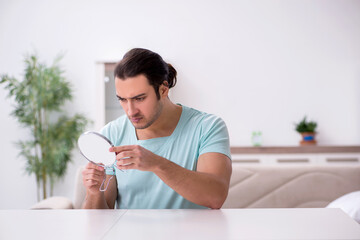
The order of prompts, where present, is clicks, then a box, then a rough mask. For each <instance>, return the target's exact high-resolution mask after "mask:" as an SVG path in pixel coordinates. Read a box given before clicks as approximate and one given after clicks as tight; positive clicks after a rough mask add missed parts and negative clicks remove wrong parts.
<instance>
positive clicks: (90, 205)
mask: <svg viewBox="0 0 360 240" xmlns="http://www.w3.org/2000/svg"><path fill="white" fill-rule="evenodd" d="M82 208H83V209H109V206H108V205H107V203H106V199H105V195H104V193H103V192H100V193H99V194H88V193H87V194H86V197H85V200H84V202H83V205H82Z"/></svg>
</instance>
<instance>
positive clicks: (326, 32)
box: [0, 0, 360, 209]
mask: <svg viewBox="0 0 360 240" xmlns="http://www.w3.org/2000/svg"><path fill="white" fill-rule="evenodd" d="M359 13H360V2H359V1H347V0H344V1H342V0H339V1H303V0H298V1H231V0H214V1H205V0H204V1H190V0H186V1H165V0H164V1H159V0H154V1H147V0H135V1H118V0H114V1H111V0H103V1H98V0H77V1H47V0H43V1H41V0H32V1H25V0H12V1H5V0H0V73H1V74H2V73H9V74H11V75H14V76H17V77H21V74H22V72H23V68H24V65H23V62H22V61H23V55H24V54H25V53H31V52H32V50H34V49H36V51H37V52H38V54H39V56H40V57H41V58H42V59H44V60H45V61H47V62H50V61H51V60H52V59H53V58H54V57H55V55H56V54H57V53H59V52H60V51H65V52H66V55H65V58H64V59H63V61H62V64H63V67H64V68H65V69H66V76H67V77H68V79H69V80H71V82H72V84H73V88H74V91H75V92H74V95H75V99H74V101H73V103H71V104H68V105H67V109H68V110H67V111H68V112H69V113H74V112H82V113H85V114H87V116H88V117H90V118H92V119H93V120H95V125H94V126H93V127H92V128H94V129H98V128H99V127H100V122H99V120H98V119H100V118H99V116H98V115H99V114H98V112H97V111H96V110H95V109H96V108H95V106H96V103H97V102H99V99H97V97H96V96H98V93H97V81H98V79H96V69H95V63H96V62H97V61H114V60H119V59H120V58H121V57H122V55H123V54H124V53H125V52H126V51H127V50H129V49H131V48H133V47H144V48H149V49H151V50H154V51H156V52H158V53H160V54H161V55H162V56H163V57H164V58H165V59H166V60H168V61H169V62H171V63H172V64H173V65H174V66H175V67H176V68H177V70H178V72H179V81H178V85H177V86H176V87H175V89H174V90H173V92H172V98H173V100H174V101H176V102H180V103H182V104H184V105H188V106H191V107H195V108H198V109H201V110H204V111H207V112H211V113H215V114H217V115H219V116H221V117H223V119H224V120H225V121H226V123H227V125H228V128H229V131H230V136H231V143H232V145H250V136H251V132H252V131H253V130H261V131H262V132H263V143H264V145H297V144H298V141H299V136H298V135H297V134H296V133H295V131H294V130H293V123H294V122H296V121H298V120H300V119H301V118H302V117H303V116H304V115H305V114H307V115H308V116H309V117H310V118H311V119H314V120H316V121H318V123H319V128H318V132H319V135H318V141H319V144H322V145H352V144H357V145H359V144H360V124H359V123H360V95H359V89H360V68H359V66H360V45H359V43H360V14H359ZM6 95H7V92H6V91H5V90H4V89H3V87H2V86H0V100H1V114H0V123H1V124H0V132H1V135H0V147H1V160H0V161H1V163H2V168H1V170H0V181H1V184H0V192H1V198H0V208H3V209H7V208H28V207H30V206H31V205H32V204H33V203H35V201H36V191H35V189H36V186H35V180H34V177H33V176H30V177H29V176H26V175H24V170H23V169H24V162H25V160H23V159H17V158H16V155H17V153H18V150H17V149H16V148H15V147H14V145H13V144H12V142H14V141H17V140H19V139H23V138H27V137H29V135H28V132H27V131H26V130H25V129H23V128H22V127H21V126H19V125H18V124H17V123H16V120H14V119H13V118H11V117H10V116H9V113H10V112H11V110H12V109H13V108H12V106H11V104H12V101H11V100H10V99H5V96H6ZM84 161H85V160H83V159H82V158H80V156H79V154H78V153H77V152H76V151H75V152H74V163H73V164H72V165H71V166H70V169H69V171H68V174H67V176H66V178H65V179H64V180H63V181H60V182H59V183H58V184H57V186H56V190H55V194H57V195H63V196H68V197H72V191H73V186H72V183H73V174H74V172H75V168H76V167H77V166H79V165H81V164H84V163H85V162H84Z"/></svg>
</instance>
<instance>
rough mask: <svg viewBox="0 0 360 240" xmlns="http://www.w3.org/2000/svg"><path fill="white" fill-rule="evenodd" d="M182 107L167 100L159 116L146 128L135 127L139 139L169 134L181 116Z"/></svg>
mask: <svg viewBox="0 0 360 240" xmlns="http://www.w3.org/2000/svg"><path fill="white" fill-rule="evenodd" d="M181 112H182V107H181V106H179V105H176V104H174V103H172V102H171V101H170V100H167V101H166V102H165V104H164V106H163V109H162V112H161V114H160V116H159V118H158V119H157V120H156V121H155V122H154V123H153V124H152V125H151V126H149V127H148V128H146V129H136V135H137V138H138V139H139V140H147V139H151V138H159V137H167V136H170V135H171V134H172V133H173V132H174V130H175V128H176V126H177V124H178V122H179V120H180V116H181Z"/></svg>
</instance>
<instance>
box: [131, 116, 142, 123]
mask: <svg viewBox="0 0 360 240" xmlns="http://www.w3.org/2000/svg"><path fill="white" fill-rule="evenodd" d="M141 119H142V118H141V117H131V118H130V120H131V122H133V123H138V122H140V120H141Z"/></svg>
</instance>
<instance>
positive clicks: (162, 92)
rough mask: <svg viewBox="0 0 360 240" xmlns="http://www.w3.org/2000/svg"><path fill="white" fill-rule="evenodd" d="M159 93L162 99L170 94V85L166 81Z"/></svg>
mask: <svg viewBox="0 0 360 240" xmlns="http://www.w3.org/2000/svg"><path fill="white" fill-rule="evenodd" d="M159 92H160V96H161V97H167V96H168V94H169V83H168V82H167V81H164V82H163V84H161V85H160V87H159Z"/></svg>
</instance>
